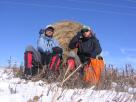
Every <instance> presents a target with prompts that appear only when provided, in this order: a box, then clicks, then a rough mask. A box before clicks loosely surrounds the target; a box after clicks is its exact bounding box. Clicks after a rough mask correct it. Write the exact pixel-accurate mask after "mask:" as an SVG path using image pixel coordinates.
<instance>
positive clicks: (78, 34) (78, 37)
mask: <svg viewBox="0 0 136 102" xmlns="http://www.w3.org/2000/svg"><path fill="white" fill-rule="evenodd" d="M76 37H77V39H78V40H80V39H82V38H83V35H82V33H81V32H78V33H77V35H76Z"/></svg>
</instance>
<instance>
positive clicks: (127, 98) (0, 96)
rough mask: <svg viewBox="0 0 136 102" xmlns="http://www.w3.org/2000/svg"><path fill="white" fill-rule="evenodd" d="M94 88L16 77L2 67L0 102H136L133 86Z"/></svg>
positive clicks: (0, 74)
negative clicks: (66, 86) (65, 85)
mask: <svg viewBox="0 0 136 102" xmlns="http://www.w3.org/2000/svg"><path fill="white" fill-rule="evenodd" d="M113 86H116V83H113ZM93 88H94V86H93V87H92V88H90V89H63V88H60V87H57V83H53V84H47V83H46V82H43V81H41V80H40V81H37V82H32V81H30V80H29V81H28V80H23V79H20V78H15V77H14V75H13V73H12V72H11V70H8V71H6V72H5V71H4V69H0V102H28V100H29V102H136V100H134V99H133V94H131V93H136V90H133V88H128V91H129V92H115V91H114V90H109V91H107V90H101V91H100V90H99V91H95V90H93ZM30 100H33V101H30ZM34 100H35V101H34ZM36 100H38V101H36Z"/></svg>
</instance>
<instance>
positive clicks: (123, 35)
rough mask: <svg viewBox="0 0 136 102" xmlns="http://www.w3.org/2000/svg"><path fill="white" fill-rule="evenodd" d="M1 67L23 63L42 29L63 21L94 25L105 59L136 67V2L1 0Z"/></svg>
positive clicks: (121, 0)
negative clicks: (27, 47) (10, 59)
mask: <svg viewBox="0 0 136 102" xmlns="http://www.w3.org/2000/svg"><path fill="white" fill-rule="evenodd" d="M0 13H1V14H0V35H1V37H0V47H1V48H0V66H1V65H2V66H5V65H7V60H8V59H9V56H12V60H13V62H12V63H14V62H15V61H17V63H21V62H23V55H24V49H25V47H26V46H27V45H29V44H31V45H33V46H34V47H36V41H37V38H38V36H39V35H38V32H39V29H40V28H42V27H44V26H46V25H47V24H52V23H55V22H58V21H61V20H73V21H76V22H80V23H82V24H86V25H89V26H91V27H92V29H93V30H94V32H95V33H96V36H97V37H98V39H99V40H100V43H101V46H102V48H103V52H102V55H103V56H104V58H105V62H106V63H108V64H114V65H116V66H124V65H125V64H132V65H133V66H136V54H135V53H136V41H135V39H136V29H135V27H136V19H135V18H136V1H134V0H95V1H92V0H29V1H28V0H1V1H0Z"/></svg>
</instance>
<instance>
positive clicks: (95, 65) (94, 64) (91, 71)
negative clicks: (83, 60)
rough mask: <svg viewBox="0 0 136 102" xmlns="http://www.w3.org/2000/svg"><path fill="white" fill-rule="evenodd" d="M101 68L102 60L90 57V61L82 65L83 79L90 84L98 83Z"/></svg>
mask: <svg viewBox="0 0 136 102" xmlns="http://www.w3.org/2000/svg"><path fill="white" fill-rule="evenodd" d="M103 69H104V61H103V60H99V59H92V58H91V60H90V63H89V64H88V65H86V66H85V67H84V77H83V80H84V81H86V82H88V83H90V84H98V82H99V81H100V77H101V73H102V71H103Z"/></svg>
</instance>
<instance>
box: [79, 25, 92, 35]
mask: <svg viewBox="0 0 136 102" xmlns="http://www.w3.org/2000/svg"><path fill="white" fill-rule="evenodd" d="M89 30H91V28H90V27H89V26H86V25H83V28H82V29H81V33H85V32H88V31H89Z"/></svg>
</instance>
